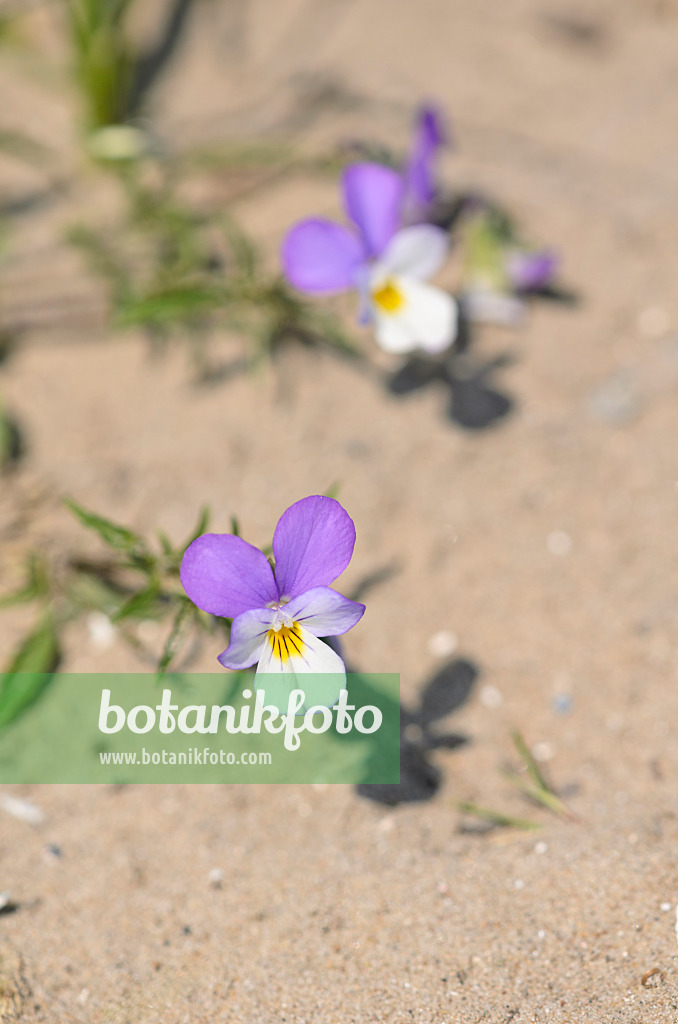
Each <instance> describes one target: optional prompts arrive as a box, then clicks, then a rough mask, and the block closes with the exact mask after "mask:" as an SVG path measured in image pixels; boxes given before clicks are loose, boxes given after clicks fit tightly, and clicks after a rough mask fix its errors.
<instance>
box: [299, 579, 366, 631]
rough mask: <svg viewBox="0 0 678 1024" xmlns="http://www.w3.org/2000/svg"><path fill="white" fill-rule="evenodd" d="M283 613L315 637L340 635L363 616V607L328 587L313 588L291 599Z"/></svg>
mask: <svg viewBox="0 0 678 1024" xmlns="http://www.w3.org/2000/svg"><path fill="white" fill-rule="evenodd" d="M283 611H284V612H285V613H286V614H287V615H289V616H290V618H291V619H294V621H295V622H298V623H299V624H300V625H301V626H303V627H304V628H305V629H307V630H308V631H309V633H313V635H314V636H342V634H344V633H348V631H349V629H352V628H353V626H355V624H356V622H359V621H360V619H361V618H362V617H363V614H364V612H365V605H364V604H358V602H357V601H349V599H348V598H347V597H343V596H342V594H338V593H337V592H336V590H331V589H330V587H314V588H313V590H307V591H306V593H305V594H300V595H299V597H295V598H293V599H292V600H291V601H290V602H289V604H286V605H285V606H284V608H283Z"/></svg>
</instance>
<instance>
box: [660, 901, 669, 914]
mask: <svg viewBox="0 0 678 1024" xmlns="http://www.w3.org/2000/svg"><path fill="white" fill-rule="evenodd" d="M659 909H660V910H663V911H664V913H666V912H667V911H668V910H670V909H671V904H670V903H660V905H659Z"/></svg>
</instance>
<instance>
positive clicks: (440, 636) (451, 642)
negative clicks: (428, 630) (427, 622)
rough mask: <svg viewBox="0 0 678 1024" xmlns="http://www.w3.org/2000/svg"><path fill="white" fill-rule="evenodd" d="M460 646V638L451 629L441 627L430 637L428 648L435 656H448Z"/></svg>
mask: <svg viewBox="0 0 678 1024" xmlns="http://www.w3.org/2000/svg"><path fill="white" fill-rule="evenodd" d="M458 646H459V640H458V638H457V636H456V635H455V634H454V633H451V632H450V631H449V629H441V630H439V632H437V633H434V634H433V636H432V637H429V641H428V650H429V654H432V655H433V656H434V658H448V657H449V656H450V654H454V652H455V651H456V650H457V648H458Z"/></svg>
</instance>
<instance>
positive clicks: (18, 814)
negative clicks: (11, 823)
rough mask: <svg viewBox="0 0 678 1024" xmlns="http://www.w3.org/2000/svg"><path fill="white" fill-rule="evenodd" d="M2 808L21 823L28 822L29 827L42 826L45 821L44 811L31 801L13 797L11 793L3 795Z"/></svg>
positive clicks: (0, 802)
mask: <svg viewBox="0 0 678 1024" xmlns="http://www.w3.org/2000/svg"><path fill="white" fill-rule="evenodd" d="M0 807H2V809H3V811H7V813H8V814H11V815H12V817H13V818H18V820H19V821H26V822H28V824H29V825H41V824H42V823H43V821H44V820H45V814H44V811H41V810H40V808H39V807H36V805H35V804H33V803H31V802H30V800H23V799H22V798H21V797H18V796H12V795H11V793H3V794H2V796H1V797H0Z"/></svg>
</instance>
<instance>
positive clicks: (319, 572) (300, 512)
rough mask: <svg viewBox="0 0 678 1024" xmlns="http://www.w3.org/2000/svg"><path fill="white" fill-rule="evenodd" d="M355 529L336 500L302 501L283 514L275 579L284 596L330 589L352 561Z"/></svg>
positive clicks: (275, 543) (275, 550)
mask: <svg viewBox="0 0 678 1024" xmlns="http://www.w3.org/2000/svg"><path fill="white" fill-rule="evenodd" d="M354 545H355V526H354V525H353V520H352V519H351V517H350V516H349V514H348V512H345V511H344V509H343V508H342V507H341V505H340V504H339V502H338V501H335V500H334V498H325V497H321V496H320V495H315V496H312V497H310V498H302V499H301V501H297V502H296V503H295V504H294V505H292V506H290V508H288V509H287V511H286V512H283V514H282V515H281V517H280V519H279V520H278V525H277V526H276V528H275V534H274V535H273V554H274V555H275V578H276V581H277V584H278V590H279V591H280V594H281V596H285V597H297V596H298V595H299V594H303V593H305V592H306V591H307V590H311V588H312V587H326V586H328V585H329V584H330V583H332V582H333V581H334V580H336V578H337V576H339V575H341V573H342V572H343V571H344V569H345V568H346V566H347V565H348V563H349V562H350V561H351V555H352V554H353V547H354Z"/></svg>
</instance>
